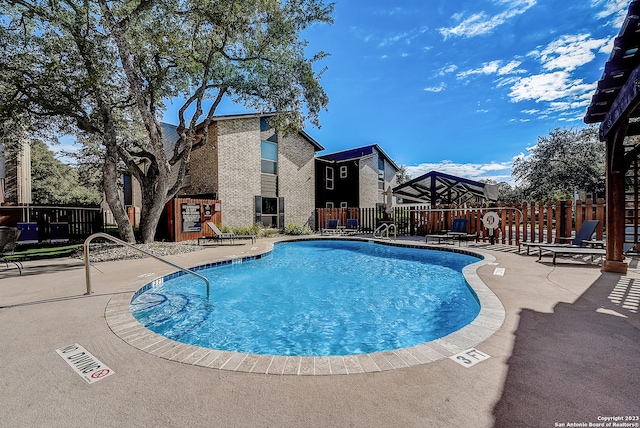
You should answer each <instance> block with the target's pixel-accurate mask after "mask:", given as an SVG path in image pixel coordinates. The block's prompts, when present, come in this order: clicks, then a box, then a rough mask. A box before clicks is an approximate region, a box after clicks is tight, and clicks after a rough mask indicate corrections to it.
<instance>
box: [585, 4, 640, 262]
mask: <svg viewBox="0 0 640 428" xmlns="http://www.w3.org/2000/svg"><path fill="white" fill-rule="evenodd" d="M639 48H640V1H632V2H631V4H630V5H629V11H628V13H627V17H626V19H625V21H624V24H623V25H622V28H621V29H620V34H618V37H617V38H616V39H615V42H614V47H613V51H612V52H611V56H610V57H609V60H608V61H607V62H606V64H605V66H604V73H603V74H602V77H601V78H600V80H599V81H598V87H597V89H596V91H595V93H594V94H593V97H592V99H591V104H590V105H589V108H588V109H587V114H586V115H585V117H584V121H585V123H601V125H600V140H601V141H604V142H605V144H606V153H607V161H606V184H607V193H606V201H607V208H606V212H607V224H606V230H607V244H606V247H607V250H606V253H607V255H606V260H605V262H604V263H603V268H602V270H604V271H610V272H622V273H625V272H626V271H627V265H626V263H624V251H623V249H624V247H625V236H626V239H627V241H628V242H629V243H633V244H635V243H636V242H638V206H639V201H638V194H639V192H638V186H639V183H638V180H639V177H640V176H639V174H638V171H639V168H638V167H639V165H638V154H640V144H639V141H640V140H639V139H636V138H626V137H629V136H634V135H640V121H639V120H638V119H637V118H638V117H640V108H639V107H640V51H639ZM631 228H633V229H631ZM625 230H627V231H628V230H632V232H631V233H625Z"/></svg>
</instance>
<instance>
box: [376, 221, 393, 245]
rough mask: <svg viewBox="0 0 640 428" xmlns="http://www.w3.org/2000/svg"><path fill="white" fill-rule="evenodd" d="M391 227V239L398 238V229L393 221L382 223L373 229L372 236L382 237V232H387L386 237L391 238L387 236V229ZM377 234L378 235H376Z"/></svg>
mask: <svg viewBox="0 0 640 428" xmlns="http://www.w3.org/2000/svg"><path fill="white" fill-rule="evenodd" d="M391 228H393V240H394V241H396V240H397V239H398V236H397V233H398V229H397V228H396V225H395V223H382V224H381V225H380V226H378V228H377V229H376V230H374V231H373V237H374V238H379V239H383V238H384V236H383V233H386V234H387V239H391V238H390V237H389V231H390V230H391ZM376 234H378V235H376Z"/></svg>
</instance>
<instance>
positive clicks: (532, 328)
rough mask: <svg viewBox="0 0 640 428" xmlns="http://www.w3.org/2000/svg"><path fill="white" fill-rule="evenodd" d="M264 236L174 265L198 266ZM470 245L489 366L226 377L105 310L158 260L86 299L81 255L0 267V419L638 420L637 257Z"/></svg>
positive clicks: (103, 283) (116, 275)
mask: <svg viewBox="0 0 640 428" xmlns="http://www.w3.org/2000/svg"><path fill="white" fill-rule="evenodd" d="M272 242H273V239H260V240H258V242H257V244H255V245H252V244H250V243H244V245H236V246H219V247H208V248H206V249H203V250H202V251H198V252H196V253H188V254H182V255H178V256H171V257H168V259H169V260H171V261H172V262H174V263H177V264H180V265H183V266H187V267H189V266H197V265H202V264H206V263H211V262H215V261H219V260H223V259H228V258H236V257H243V256H248V255H253V254H257V253H260V252H263V251H265V250H266V249H268V248H269V247H270V246H271V245H272ZM416 242H423V241H416ZM474 247H475V248H476V249H478V250H480V251H482V252H484V253H488V254H490V255H492V256H493V257H494V258H495V261H492V262H491V263H485V264H484V265H482V266H480V267H479V268H478V270H477V274H478V276H479V277H480V278H481V279H482V281H483V282H484V283H485V284H486V286H487V287H488V288H489V289H490V290H491V291H492V292H493V293H494V294H495V295H496V296H497V298H498V299H499V301H500V303H501V306H502V307H503V308H504V315H505V316H504V322H503V323H502V324H501V325H498V326H496V328H497V331H496V332H495V333H493V334H491V335H488V336H487V337H486V338H482V339H483V340H481V341H480V342H479V343H477V344H474V343H475V342H469V343H471V344H470V345H469V347H473V348H475V349H476V350H478V351H479V352H481V353H483V354H486V355H489V356H490V357H489V358H488V359H486V360H485V361H482V362H479V363H477V364H475V365H473V366H471V367H465V366H463V365H461V364H459V363H458V362H456V361H454V360H453V359H451V358H446V357H442V358H433V359H434V360H435V361H432V362H426V363H421V364H414V365H409V364H407V367H403V368H397V369H393V370H381V371H379V372H378V371H376V372H375V373H359V374H350V375H328V376H285V375H281V374H257V373H248V372H242V371H231V370H220V369H215V368H210V367H203V366H202V365H194V364H188V363H187V362H178V361H173V360H171V359H167V356H169V355H173V356H176V355H180V354H181V353H182V352H185V351H184V350H182V351H177V350H174V351H171V350H169V349H166V350H165V352H163V353H162V356H158V355H156V354H154V353H152V352H149V349H147V350H144V349H140V348H141V347H135V346H133V343H130V342H132V341H131V340H130V339H131V336H127V334H126V331H128V330H127V328H122V330H120V331H118V322H117V321H114V320H113V319H111V317H112V316H113V313H112V310H111V309H110V308H113V307H114V305H116V306H117V304H116V303H117V302H123V301H124V302H126V301H127V299H130V296H131V294H132V293H133V292H135V291H136V290H137V289H139V288H140V287H142V286H143V285H145V284H147V283H148V282H150V281H151V280H152V279H155V278H157V277H161V276H163V275H166V274H168V273H170V272H171V271H172V270H173V269H172V268H171V267H169V266H166V265H163V264H161V263H159V262H158V261H155V260H153V259H143V260H128V261H119V262H104V263H96V264H95V266H94V268H92V284H93V294H92V295H91V296H84V295H83V294H84V292H85V276H84V275H85V274H84V266H83V264H82V262H80V261H78V260H73V259H57V260H46V261H38V262H36V261H34V262H26V263H24V265H25V266H24V267H25V270H24V272H23V275H22V276H18V273H17V270H16V269H15V268H9V269H5V268H4V266H0V421H2V422H1V423H0V425H2V426H8V427H9V426H10V427H56V426H69V427H75V426H77V427H85V426H95V427H124V426H127V427H133V426H140V427H144V426H162V427H166V426H179V427H200V426H203V427H211V426H220V427H223V426H224V427H227V426H228V427H237V426H248V427H254V426H256V427H280V426H282V427H333V426H340V427H342V426H353V427H372V426H375V427H400V426H402V427H425V426H438V427H491V426H497V427H547V426H549V427H557V426H561V425H560V424H565V426H571V425H568V424H574V423H584V424H587V425H586V426H588V424H589V423H599V422H605V423H606V420H604V419H603V418H606V417H615V416H621V417H625V416H630V417H632V418H633V417H637V416H640V400H638V398H637V394H638V393H637V391H638V390H640V370H638V362H639V361H640V310H639V306H640V269H639V268H638V260H637V259H633V260H631V262H630V269H629V272H628V274H627V275H620V274H614V273H604V272H601V271H600V268H599V266H597V265H595V264H585V263H582V262H575V261H569V262H567V259H566V258H563V259H562V262H559V263H558V265H556V266H553V265H552V263H551V259H550V258H546V259H545V258H543V259H542V262H538V261H537V255H536V256H525V255H524V254H523V255H519V254H517V248H516V247H508V246H499V245H496V246H487V245H483V244H473V243H472V244H470V246H469V249H470V250H473V249H474ZM463 248H464V247H463ZM500 269H504V272H503V275H502V276H501V275H500V273H501V272H500ZM125 315H126V314H125ZM124 324H126V322H125V323H124ZM124 324H121V325H120V326H123V325H124ZM132 328H136V326H133V327H132ZM114 331H116V332H117V333H118V334H116V332H114ZM123 331H124V332H125V333H123ZM445 339H446V338H445ZM73 343H79V344H80V345H82V346H83V347H84V348H86V349H87V350H88V351H89V352H90V353H92V354H93V355H94V356H95V357H96V358H98V359H99V360H100V361H102V362H103V363H104V364H106V365H107V366H108V367H109V368H111V369H113V370H114V371H115V374H113V375H112V376H109V377H106V378H104V379H102V380H100V381H98V382H95V383H93V384H88V383H86V382H85V381H84V380H83V379H82V378H81V377H80V376H78V375H77V374H75V373H74V372H73V371H72V370H71V368H70V367H69V365H67V364H66V363H65V362H64V361H63V359H62V358H61V357H60V356H59V355H58V354H57V353H56V352H55V350H56V349H59V348H62V347H64V346H66V345H70V344H73ZM465 344H466V343H461V344H460V346H463V345H465ZM463 347H464V346H463ZM425 352H426V351H425ZM187 353H188V352H187ZM174 354H175V355H174ZM189 355H193V353H190V354H189ZM183 356H184V354H183ZM447 356H448V355H447ZM184 358H186V357H184ZM192 358H195V357H192ZM406 358H409V357H408V356H407V355H406V354H405V359H406ZM173 359H180V358H173ZM390 359H392V358H387V359H386V361H387V362H389V363H393V362H392V361H389V360H390ZM401 359H402V358H401ZM227 361H228V360H227ZM396 363H397V364H398V365H399V366H402V363H401V362H396ZM206 365H211V366H215V364H209V363H208V364H206ZM239 365H240V363H238V366H239ZM297 367H298V369H297V370H298V371H300V367H301V366H300V365H299V364H298V366H297ZM354 367H355V369H354V370H356V371H358V368H357V367H358V366H354ZM360 367H361V368H362V365H360ZM346 369H347V371H348V367H347V368H346ZM282 370H283V372H284V370H285V367H283V368H282ZM363 371H364V370H363ZM373 371H375V370H373ZM618 422H625V420H624V419H621V420H619V421H618ZM626 422H631V423H636V422H640V421H638V420H631V421H626ZM602 426H605V425H602Z"/></svg>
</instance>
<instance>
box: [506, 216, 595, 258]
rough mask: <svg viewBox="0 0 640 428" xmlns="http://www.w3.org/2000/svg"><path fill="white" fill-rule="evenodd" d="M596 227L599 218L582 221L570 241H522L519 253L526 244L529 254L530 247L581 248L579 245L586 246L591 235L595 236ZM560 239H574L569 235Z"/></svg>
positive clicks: (519, 245)
mask: <svg viewBox="0 0 640 428" xmlns="http://www.w3.org/2000/svg"><path fill="white" fill-rule="evenodd" d="M596 227H598V220H587V221H585V222H584V223H582V226H580V230H578V233H576V236H575V238H573V240H572V241H571V242H570V243H566V244H564V243H555V244H554V243H544V242H531V241H524V242H520V243H519V244H518V253H519V252H520V247H521V246H523V245H524V246H525V247H527V255H529V247H546V248H549V247H574V248H579V247H584V246H585V242H586V241H590V240H591V237H592V236H593V233H594V232H595V231H596ZM560 239H572V238H571V237H567V238H560Z"/></svg>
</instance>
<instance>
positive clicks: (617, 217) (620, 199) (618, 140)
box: [602, 123, 627, 273]
mask: <svg viewBox="0 0 640 428" xmlns="http://www.w3.org/2000/svg"><path fill="white" fill-rule="evenodd" d="M626 131H627V125H626V123H624V124H621V125H620V126H619V127H618V129H617V130H616V132H612V133H610V134H609V136H608V137H607V138H606V153H607V162H606V168H607V171H606V186H607V205H606V207H607V208H606V210H607V211H606V213H607V215H606V219H607V255H606V260H605V261H604V263H603V264H602V270H603V271H605V272H619V273H627V264H626V263H625V262H624V252H623V247H624V209H625V195H624V193H625V173H626V166H625V163H624V145H623V144H624V138H625V135H626Z"/></svg>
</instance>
